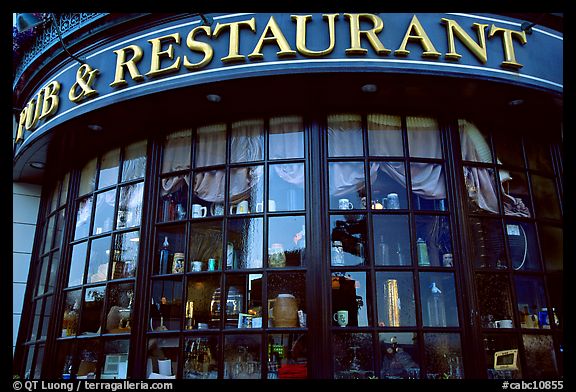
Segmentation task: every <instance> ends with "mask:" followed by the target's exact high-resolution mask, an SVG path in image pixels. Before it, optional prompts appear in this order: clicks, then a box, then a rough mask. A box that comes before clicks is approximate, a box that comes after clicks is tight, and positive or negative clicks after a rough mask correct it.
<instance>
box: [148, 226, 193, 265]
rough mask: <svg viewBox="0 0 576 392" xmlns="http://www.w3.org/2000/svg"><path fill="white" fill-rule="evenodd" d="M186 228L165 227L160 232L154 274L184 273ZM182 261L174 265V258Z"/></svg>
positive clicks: (157, 239)
mask: <svg viewBox="0 0 576 392" xmlns="http://www.w3.org/2000/svg"><path fill="white" fill-rule="evenodd" d="M184 230H185V227H184V226H181V225H178V226H172V227H163V228H162V230H161V231H158V236H157V238H156V260H155V262H154V273H155V274H160V275H166V274H172V273H183V272H184V267H185V263H184V261H185V255H186V247H185V246H186V241H185V239H186V238H185V236H184ZM175 257H178V258H179V260H180V261H182V262H179V261H178V260H177V261H178V262H177V263H174V258H175Z"/></svg>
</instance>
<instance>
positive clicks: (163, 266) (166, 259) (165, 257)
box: [158, 236, 170, 275]
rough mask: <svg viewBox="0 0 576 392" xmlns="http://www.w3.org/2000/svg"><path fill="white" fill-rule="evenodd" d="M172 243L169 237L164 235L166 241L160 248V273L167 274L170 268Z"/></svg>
mask: <svg viewBox="0 0 576 392" xmlns="http://www.w3.org/2000/svg"><path fill="white" fill-rule="evenodd" d="M169 246H170V243H169V242H168V237H167V236H166V237H164V243H163V244H162V248H161V249H160V270H159V271H158V272H159V273H160V275H166V274H167V273H168V272H169V271H170V269H169V268H168V264H169V263H170V250H169Z"/></svg>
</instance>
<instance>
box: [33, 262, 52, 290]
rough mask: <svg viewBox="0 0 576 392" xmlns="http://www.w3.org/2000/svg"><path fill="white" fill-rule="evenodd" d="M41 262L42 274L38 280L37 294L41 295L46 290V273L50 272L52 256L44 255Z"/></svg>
mask: <svg viewBox="0 0 576 392" xmlns="http://www.w3.org/2000/svg"><path fill="white" fill-rule="evenodd" d="M40 263H41V267H40V275H39V276H38V281H37V282H36V290H35V295H41V294H44V293H45V292H46V275H47V274H48V264H49V263H50V257H49V256H45V257H43V258H42V259H41V261H40Z"/></svg>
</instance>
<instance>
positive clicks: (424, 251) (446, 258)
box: [416, 215, 454, 267]
mask: <svg viewBox="0 0 576 392" xmlns="http://www.w3.org/2000/svg"><path fill="white" fill-rule="evenodd" d="M416 238H417V241H416V253H417V259H418V265H419V266H434V267H437V266H440V267H453V266H454V257H453V254H452V240H451V236H450V223H449V220H448V217H447V216H432V215H417V216H416Z"/></svg>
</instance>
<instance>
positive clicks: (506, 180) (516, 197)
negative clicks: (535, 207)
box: [498, 169, 532, 218]
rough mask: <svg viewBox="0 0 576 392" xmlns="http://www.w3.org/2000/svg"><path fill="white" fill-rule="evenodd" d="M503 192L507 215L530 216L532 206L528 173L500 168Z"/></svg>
mask: <svg viewBox="0 0 576 392" xmlns="http://www.w3.org/2000/svg"><path fill="white" fill-rule="evenodd" d="M498 174H499V176H500V182H502V188H503V192H502V193H501V196H502V203H503V204H504V213H505V214H506V215H514V216H522V217H527V218H530V217H531V216H532V214H531V213H530V211H532V206H531V205H530V195H529V193H528V181H527V180H526V175H525V174H524V173H521V172H515V171H508V170H506V169H500V170H499V171H498Z"/></svg>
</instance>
